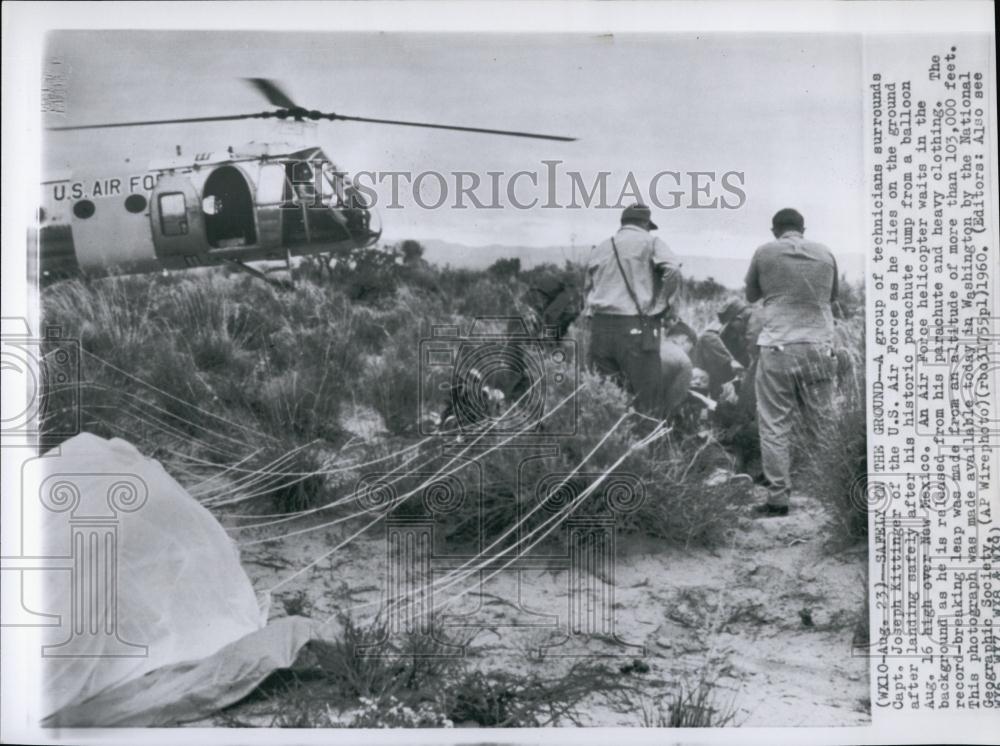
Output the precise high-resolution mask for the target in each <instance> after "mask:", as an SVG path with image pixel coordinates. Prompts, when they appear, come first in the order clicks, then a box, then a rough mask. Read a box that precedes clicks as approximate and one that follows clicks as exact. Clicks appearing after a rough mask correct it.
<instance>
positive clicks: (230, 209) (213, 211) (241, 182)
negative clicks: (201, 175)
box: [203, 166, 257, 249]
mask: <svg viewBox="0 0 1000 746" xmlns="http://www.w3.org/2000/svg"><path fill="white" fill-rule="evenodd" d="M203 193H204V200H203V205H204V209H205V238H206V239H207V240H208V245H209V246H211V247H212V248H213V249H226V248H232V247H236V246H253V245H254V244H255V243H257V228H256V223H255V217H254V199H253V194H252V193H251V192H250V185H249V184H248V183H247V179H246V177H245V176H244V175H243V172H242V171H240V170H239V169H238V168H236V167H235V166H220V167H219V168H217V169H215V171H213V172H212V173H211V174H210V175H209V177H208V179H206V180H205V189H204V192H203Z"/></svg>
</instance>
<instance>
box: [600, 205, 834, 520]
mask: <svg viewBox="0 0 1000 746" xmlns="http://www.w3.org/2000/svg"><path fill="white" fill-rule="evenodd" d="M655 230H657V225H656V224H655V223H654V222H653V221H652V215H651V212H650V210H649V208H648V207H646V206H644V205H633V206H630V207H627V208H625V210H624V211H623V213H622V215H621V228H620V229H619V230H618V231H617V232H616V233H615V234H614V236H612V237H610V238H609V239H607V240H606V241H604V242H602V243H601V244H599V245H597V246H595V247H594V248H593V249H592V250H591V254H590V257H589V260H588V263H587V279H586V287H585V292H586V313H587V314H588V315H589V316H590V360H589V363H590V367H591V369H592V370H594V371H595V372H597V373H599V374H602V375H605V376H608V377H610V378H612V379H613V380H615V381H616V382H618V383H619V384H620V385H621V386H622V387H623V388H624V389H625V390H627V391H628V392H629V393H630V394H631V395H632V397H633V404H634V406H635V408H636V410H637V411H639V412H641V413H644V414H646V415H648V416H650V417H654V418H656V419H671V420H673V421H674V422H675V423H677V424H678V426H680V427H684V426H685V424H688V425H690V424H691V423H692V422H698V421H703V420H704V419H705V418H710V419H711V420H712V421H713V424H715V425H717V426H718V427H719V431H720V432H721V441H722V442H723V443H725V444H728V445H731V446H732V449H731V450H732V452H733V454H734V455H735V456H736V458H737V460H738V461H739V464H738V467H737V468H739V469H740V470H741V471H745V472H747V473H753V472H754V471H756V470H757V454H758V453H759V462H760V465H759V468H760V470H761V471H762V474H761V477H762V481H763V482H764V483H765V484H766V485H767V500H766V501H765V502H764V503H762V504H761V505H758V506H756V507H755V509H754V510H755V513H756V514H757V515H759V516H762V517H770V516H784V515H787V514H788V510H789V505H790V497H791V491H792V483H791V464H792V437H793V431H795V427H796V423H797V422H800V423H801V425H802V426H803V427H804V431H805V432H804V436H805V437H806V439H807V441H808V440H815V439H817V438H819V437H821V425H822V424H823V423H824V422H827V421H828V420H829V416H830V408H831V406H832V394H833V388H834V381H835V379H836V374H837V356H836V353H835V350H834V344H833V343H834V336H833V334H834V326H833V303H834V302H835V301H836V298H837V276H838V272H837V262H836V259H835V258H834V256H833V254H832V253H831V251H830V250H829V249H828V248H827V247H826V246H824V245H822V244H820V243H816V242H814V241H809V240H807V239H806V238H804V235H803V234H804V232H805V221H804V219H803V217H802V215H801V214H800V213H799V212H798V211H796V210H794V209H790V208H786V209H783V210H779V211H778V212H777V213H775V215H774V217H773V219H772V221H771V233H772V235H773V237H774V240H773V241H769V242H768V243H765V244H763V245H762V246H760V247H759V248H758V249H757V250H756V252H755V253H754V255H753V258H752V259H751V260H750V266H749V269H748V271H747V274H746V280H745V285H746V286H745V291H744V292H745V300H743V299H735V300H732V301H730V302H728V303H726V304H725V305H724V306H723V307H722V308H720V309H719V311H718V314H717V318H718V323H717V324H713V325H712V326H710V327H709V328H708V329H707V330H705V331H704V332H703V333H702V334H701V335H697V334H695V332H694V331H693V330H692V329H691V327H690V326H688V325H687V324H686V323H684V322H683V321H681V320H679V319H677V318H676V314H675V308H674V302H673V299H674V298H675V296H676V294H677V291H678V289H679V287H680V285H681V280H682V276H681V268H680V265H679V263H678V261H677V258H676V257H675V255H674V254H673V253H672V252H671V251H670V249H669V248H668V246H667V245H666V243H664V242H663V241H662V240H661V239H660V238H658V237H656V236H655V235H653V231H655ZM796 432H797V431H796Z"/></svg>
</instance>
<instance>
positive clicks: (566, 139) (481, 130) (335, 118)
mask: <svg viewBox="0 0 1000 746" xmlns="http://www.w3.org/2000/svg"><path fill="white" fill-rule="evenodd" d="M320 117H321V118H323V119H329V120H330V121H343V122H368V123H371V124H398V125H402V126H403V127H424V128H427V129H435V130H451V131H453V132H478V133H481V134H484V135H507V136H509V137H529V138H532V139H535V140H556V141H558V142H576V138H575V137H564V136H562V135H540V134H538V133H536V132H521V131H517V130H497V129H489V128H486V127H461V126H458V125H453V124H432V123H430V122H410V121H404V120H400V119H373V118H372V117H351V116H346V115H344V114H333V113H330V114H321V115H320ZM310 118H315V117H310Z"/></svg>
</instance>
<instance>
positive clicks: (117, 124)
mask: <svg viewBox="0 0 1000 746" xmlns="http://www.w3.org/2000/svg"><path fill="white" fill-rule="evenodd" d="M272 116H274V115H273V114H272V113H271V112H269V111H268V112H261V113H258V114H228V115H223V116H217V117H184V118H181V119H151V120H148V121H145V122H110V123H106V124H77V125H71V126H66V127H46V128H45V129H47V130H49V131H50V132H66V131H67V130H98V129H110V128H112V127H145V126H147V125H151V124H193V123H198V122H232V121H236V120H238V119H267V118H269V117H272Z"/></svg>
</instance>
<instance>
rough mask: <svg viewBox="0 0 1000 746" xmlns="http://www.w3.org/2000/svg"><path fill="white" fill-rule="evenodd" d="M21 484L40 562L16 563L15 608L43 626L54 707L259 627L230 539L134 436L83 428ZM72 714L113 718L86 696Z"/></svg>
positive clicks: (72, 704) (30, 550) (33, 465)
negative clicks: (39, 565)
mask: <svg viewBox="0 0 1000 746" xmlns="http://www.w3.org/2000/svg"><path fill="white" fill-rule="evenodd" d="M23 484H24V485H25V491H24V493H23V496H22V505H21V512H22V515H21V519H22V521H23V525H24V527H25V531H24V538H23V546H22V548H21V553H22V555H24V556H31V557H38V558H43V559H44V565H45V570H44V571H41V572H30V573H28V572H26V573H24V574H23V575H24V577H23V579H22V582H23V584H24V588H23V592H24V596H23V597H24V602H23V607H24V608H23V609H22V611H24V612H26V613H28V614H32V613H33V614H35V615H37V616H36V618H37V619H38V620H40V621H41V622H42V624H43V625H45V629H44V633H43V635H42V637H43V642H44V647H43V648H42V650H41V656H42V658H41V662H42V668H43V681H44V687H45V696H46V702H45V706H44V712H45V713H46V714H47V715H49V716H50V717H52V716H55V717H56V719H57V720H58V719H59V717H58V713H59V711H60V710H63V708H69V709H76V710H77V711H78V712H79V708H80V705H81V704H82V703H86V702H87V701H88V700H91V699H92V698H94V697H98V695H100V694H101V693H102V692H108V691H110V690H112V688H113V687H119V691H123V690H122V689H121V685H122V684H125V683H127V682H132V681H135V680H136V679H138V678H139V677H140V676H143V675H145V674H147V673H149V672H151V671H154V670H156V669H161V668H162V667H165V666H171V665H173V664H178V663H182V662H190V661H199V660H200V659H205V658H206V657H208V656H212V655H213V654H215V653H217V652H218V651H220V650H221V649H222V648H224V647H225V646H227V645H230V644H231V643H234V642H236V641H237V640H241V639H242V638H244V637H245V636H247V635H251V634H252V633H256V632H257V631H258V630H261V629H262V628H263V627H264V625H265V623H266V618H267V609H266V608H261V605H259V604H258V600H257V597H256V595H255V593H254V590H253V587H252V585H251V583H250V579H249V578H248V577H247V575H246V573H245V572H244V571H243V568H242V567H241V566H240V561H239V553H238V550H237V548H236V546H235V544H234V543H233V541H232V540H231V539H230V538H229V536H228V535H227V534H226V532H225V531H224V530H223V528H222V526H221V525H220V524H219V523H218V521H216V519H215V518H214V517H213V516H212V514H211V513H209V511H208V510H206V509H205V508H204V507H202V506H201V505H200V504H199V503H198V502H197V501H196V500H195V499H194V498H193V497H191V496H190V495H189V494H188V493H187V492H186V491H185V490H184V489H183V488H182V487H181V486H180V485H179V484H178V483H177V482H176V481H174V479H172V478H171V477H170V475H168V474H167V473H166V471H164V469H163V467H162V466H161V465H160V464H159V462H157V461H154V460H152V459H147V458H145V457H144V456H143V455H142V454H140V453H139V452H138V451H137V450H136V449H135V448H134V447H133V446H132V445H131V444H129V443H127V442H125V441H124V440H119V439H114V440H104V439H102V438H99V437H96V436H94V435H90V434H82V435H78V436H76V437H74V438H72V439H71V440H69V441H67V442H65V443H63V444H62V445H61V446H60V447H59V448H58V449H54V450H53V451H52V452H50V453H49V454H46V455H45V456H43V457H41V458H38V459H35V460H34V461H31V462H29V463H28V464H27V465H26V467H25V474H24V482H23ZM153 678H154V679H155V677H153ZM188 683H189V684H190V682H188ZM225 683H226V682H216V685H217V686H221V687H224V686H225ZM129 688H131V689H133V690H135V689H140V688H142V687H129ZM98 698H99V697H98ZM230 701H231V700H230ZM105 704H107V703H105ZM118 704H119V705H121V706H120V707H119V710H121V712H120V713H119V714H120V715H121V716H123V717H124V718H125V719H127V717H128V715H129V712H128V710H129V707H128V705H127V704H126V703H123V702H119V703H118ZM160 704H161V705H168V703H166V702H162V701H161V703H160ZM221 704H222V703H221V702H220V706H221ZM111 709H114V708H111ZM76 719H77V720H89V721H91V724H95V725H111V724H113V723H110V722H101V720H102V719H103V718H102V717H101V713H100V712H99V711H97V710H96V709H95V708H93V707H92V708H91V709H90V711H89V712H86V713H85V714H84V716H82V717H77V718H76Z"/></svg>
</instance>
